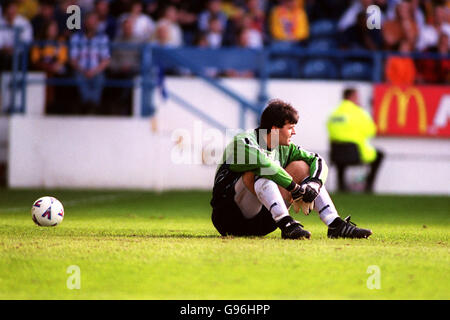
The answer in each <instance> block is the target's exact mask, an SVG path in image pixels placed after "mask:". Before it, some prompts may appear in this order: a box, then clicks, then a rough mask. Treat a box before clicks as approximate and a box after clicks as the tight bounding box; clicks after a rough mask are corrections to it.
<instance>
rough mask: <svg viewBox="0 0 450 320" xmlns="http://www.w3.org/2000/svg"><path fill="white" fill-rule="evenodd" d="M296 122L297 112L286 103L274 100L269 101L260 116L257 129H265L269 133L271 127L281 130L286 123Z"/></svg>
mask: <svg viewBox="0 0 450 320" xmlns="http://www.w3.org/2000/svg"><path fill="white" fill-rule="evenodd" d="M297 122H298V112H297V110H295V108H294V107H293V106H292V105H291V104H289V103H288V102H285V101H282V100H279V99H274V100H270V101H269V104H268V105H267V107H266V108H265V109H264V111H263V113H262V115H261V121H260V125H259V129H266V130H267V132H270V129H272V126H275V127H277V128H282V127H283V126H284V125H285V124H286V123H290V124H296V123H297Z"/></svg>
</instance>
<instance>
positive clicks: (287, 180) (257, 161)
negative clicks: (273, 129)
mask: <svg viewBox="0 0 450 320" xmlns="http://www.w3.org/2000/svg"><path fill="white" fill-rule="evenodd" d="M230 147H231V145H230ZM227 152H228V155H227V156H226V159H227V162H228V161H229V162H228V163H229V164H230V170H232V171H235V172H247V171H251V172H253V173H255V175H257V176H261V177H264V178H267V179H270V180H272V181H274V182H275V183H276V184H278V185H280V186H282V187H283V188H285V189H287V190H288V191H290V190H289V189H290V188H292V185H293V184H295V183H294V182H293V179H292V177H291V175H290V174H289V173H287V171H286V170H284V168H283V167H281V166H280V165H279V164H278V163H277V162H275V161H273V160H272V159H270V158H269V157H267V155H266V154H265V153H264V151H263V150H262V149H261V147H260V146H259V145H258V144H257V143H256V142H255V141H253V140H252V139H250V138H246V137H243V138H239V139H236V140H235V141H234V143H233V144H232V148H230V149H228V150H227Z"/></svg>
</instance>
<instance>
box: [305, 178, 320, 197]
mask: <svg viewBox="0 0 450 320" xmlns="http://www.w3.org/2000/svg"><path fill="white" fill-rule="evenodd" d="M302 187H303V189H304V190H305V191H304V194H303V197H302V200H303V201H304V202H311V203H312V202H313V201H314V200H315V199H316V198H317V196H318V195H319V192H320V188H321V187H322V184H321V183H320V181H318V180H315V179H314V180H307V181H306V182H304V183H303V184H302Z"/></svg>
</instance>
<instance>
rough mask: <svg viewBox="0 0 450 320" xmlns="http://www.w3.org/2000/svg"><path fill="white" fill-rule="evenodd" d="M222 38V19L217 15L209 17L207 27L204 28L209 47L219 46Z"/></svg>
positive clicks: (215, 47)
mask: <svg viewBox="0 0 450 320" xmlns="http://www.w3.org/2000/svg"><path fill="white" fill-rule="evenodd" d="M223 38H224V30H223V24H222V20H221V19H220V18H219V17H218V16H212V17H211V18H210V19H209V27H208V29H207V30H206V43H207V46H208V47H209V48H214V49H217V48H220V47H221V46H222V41H223Z"/></svg>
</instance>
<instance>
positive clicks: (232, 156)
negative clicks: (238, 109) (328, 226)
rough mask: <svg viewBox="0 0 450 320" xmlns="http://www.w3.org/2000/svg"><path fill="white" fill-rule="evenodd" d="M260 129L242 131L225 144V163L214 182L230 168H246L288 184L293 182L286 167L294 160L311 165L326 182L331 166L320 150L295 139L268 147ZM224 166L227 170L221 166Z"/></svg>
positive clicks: (233, 170) (315, 174)
mask: <svg viewBox="0 0 450 320" xmlns="http://www.w3.org/2000/svg"><path fill="white" fill-rule="evenodd" d="M259 131H260V130H258V129H256V130H252V131H247V132H243V133H240V134H238V135H236V136H235V137H234V138H233V141H231V142H230V143H229V144H228V146H227V147H226V148H225V152H224V154H223V157H222V163H220V164H219V166H218V169H217V171H216V179H215V182H217V181H218V180H222V179H223V178H224V177H223V175H224V174H225V173H226V172H230V171H231V173H232V174H233V173H237V174H238V176H240V175H241V174H242V173H244V172H247V171H251V172H254V173H255V175H257V176H261V177H264V178H267V179H270V180H272V181H274V182H275V183H277V184H278V185H280V186H282V187H283V188H288V187H289V186H291V185H292V183H293V179H292V177H291V176H290V175H289V174H288V173H287V172H286V170H285V169H284V168H286V167H287V165H288V164H289V163H291V162H292V161H297V160H303V161H305V162H306V163H307V164H308V165H309V167H310V177H311V178H316V179H319V180H320V181H321V182H322V185H323V184H325V180H326V178H327V174H328V167H327V165H326V163H325V161H324V160H323V159H322V158H321V157H320V156H319V155H318V154H317V153H312V152H309V151H306V150H304V149H302V148H301V147H299V146H296V145H295V144H293V143H290V144H289V145H287V146H281V145H280V146H278V147H277V148H274V149H272V150H268V148H267V147H264V144H265V141H264V140H263V139H262V138H261V137H259ZM224 168H226V169H227V170H221V169H224ZM239 173H240V174H239ZM220 175H222V177H221V176H220ZM233 175H234V176H236V174H233Z"/></svg>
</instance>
